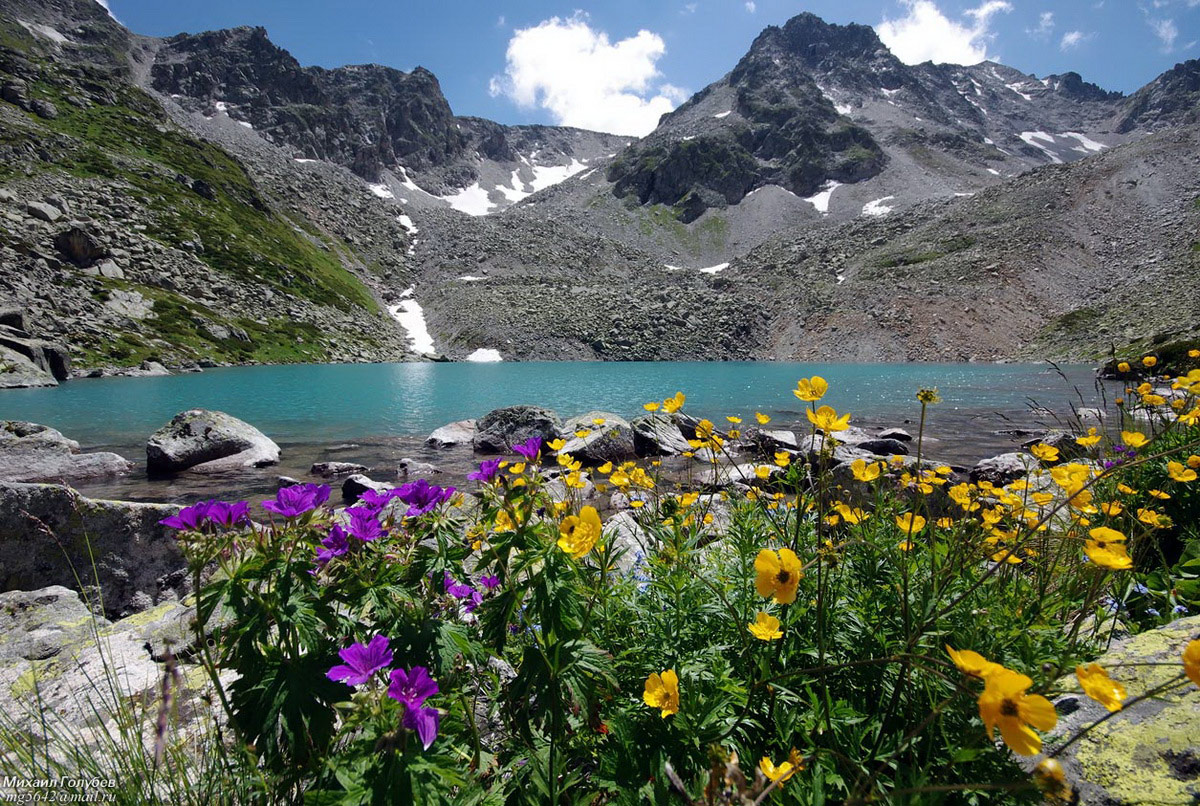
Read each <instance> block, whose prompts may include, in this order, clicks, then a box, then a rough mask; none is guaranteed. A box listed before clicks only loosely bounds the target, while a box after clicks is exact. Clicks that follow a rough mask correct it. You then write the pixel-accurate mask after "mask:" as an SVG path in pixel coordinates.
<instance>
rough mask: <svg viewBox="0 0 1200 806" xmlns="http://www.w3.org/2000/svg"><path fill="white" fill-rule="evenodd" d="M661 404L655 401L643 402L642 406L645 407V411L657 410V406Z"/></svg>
mask: <svg viewBox="0 0 1200 806" xmlns="http://www.w3.org/2000/svg"><path fill="white" fill-rule="evenodd" d="M661 405H662V404H661V403H657V402H651V403H643V404H642V408H643V409H645V410H646V411H658V407H659V406H661Z"/></svg>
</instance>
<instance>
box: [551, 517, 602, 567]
mask: <svg viewBox="0 0 1200 806" xmlns="http://www.w3.org/2000/svg"><path fill="white" fill-rule="evenodd" d="M601 528H602V527H601V525H600V513H599V512H597V511H596V508H595V507H591V506H588V507H583V508H582V509H580V510H579V514H578V515H569V516H567V517H566V518H564V519H563V522H562V523H560V524H559V525H558V534H559V538H558V547H559V548H560V549H562V550H563V551H565V552H566V553H567V554H570V555H571V556H572V557H573V558H575V559H576V560H578V559H579V558H580V557H582V556H583V555H585V554H587V553H588V552H589V551H591V550H592V547H593V546H595V545H596V541H597V540H599V539H600V532H601Z"/></svg>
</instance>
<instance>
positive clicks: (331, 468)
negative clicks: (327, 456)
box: [308, 462, 367, 479]
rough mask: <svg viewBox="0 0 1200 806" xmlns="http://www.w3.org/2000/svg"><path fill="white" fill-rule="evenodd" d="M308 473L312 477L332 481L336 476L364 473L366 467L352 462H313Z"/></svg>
mask: <svg viewBox="0 0 1200 806" xmlns="http://www.w3.org/2000/svg"><path fill="white" fill-rule="evenodd" d="M308 472H309V473H312V474H313V475H314V476H321V477H323V478H327V479H332V478H336V477H337V476H350V475H353V474H355V473H366V472H367V466H366V465H357V464H354V463H353V462H315V463H313V466H312V467H310V468H309V469H308Z"/></svg>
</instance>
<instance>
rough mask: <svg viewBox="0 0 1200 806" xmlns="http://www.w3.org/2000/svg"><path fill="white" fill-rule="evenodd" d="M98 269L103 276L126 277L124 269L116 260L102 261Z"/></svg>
mask: <svg viewBox="0 0 1200 806" xmlns="http://www.w3.org/2000/svg"><path fill="white" fill-rule="evenodd" d="M96 271H97V272H99V274H100V276H101V277H107V278H109V279H110V280H124V279H125V271H124V269H122V268H121V267H120V266H118V265H117V262H116V261H115V260H105V261H101V263H100V265H99V266H97V267H96Z"/></svg>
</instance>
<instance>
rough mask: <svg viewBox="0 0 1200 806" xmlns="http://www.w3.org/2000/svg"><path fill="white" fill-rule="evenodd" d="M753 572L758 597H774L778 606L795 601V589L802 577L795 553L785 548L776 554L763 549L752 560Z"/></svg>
mask: <svg viewBox="0 0 1200 806" xmlns="http://www.w3.org/2000/svg"><path fill="white" fill-rule="evenodd" d="M754 571H755V574H756V578H755V580H754V586H755V588H757V589H758V595H759V596H774V597H775V601H776V602H778V603H779V604H791V603H792V602H794V601H796V589H797V588H798V587H799V585H800V578H801V577H803V576H804V572H803V571H802V570H800V558H799V557H797V556H796V552H794V551H792V550H791V549H786V548H785V549H780V550H779V551H778V552H775V551H772V550H771V549H763V550H762V551H760V552H759V553H758V556H757V557H755V558H754Z"/></svg>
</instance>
